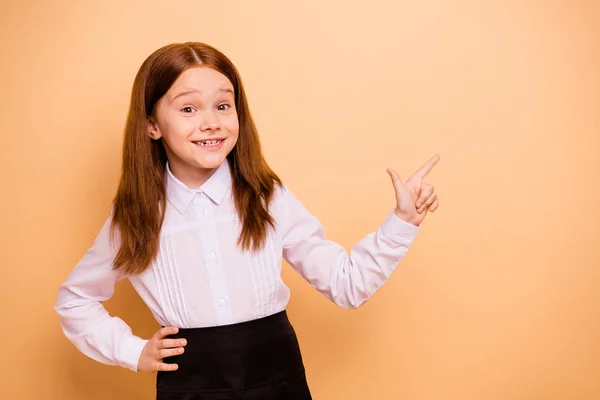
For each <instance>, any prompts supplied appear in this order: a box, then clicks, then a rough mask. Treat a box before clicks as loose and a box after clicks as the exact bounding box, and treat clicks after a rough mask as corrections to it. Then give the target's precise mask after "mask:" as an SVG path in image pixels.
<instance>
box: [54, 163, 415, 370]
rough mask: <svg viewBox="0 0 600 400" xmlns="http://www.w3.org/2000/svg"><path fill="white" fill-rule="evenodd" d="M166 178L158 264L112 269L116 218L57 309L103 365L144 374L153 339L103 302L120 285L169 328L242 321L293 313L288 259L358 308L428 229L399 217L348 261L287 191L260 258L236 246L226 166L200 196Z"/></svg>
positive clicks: (339, 300) (71, 333)
mask: <svg viewBox="0 0 600 400" xmlns="http://www.w3.org/2000/svg"><path fill="white" fill-rule="evenodd" d="M165 179H166V191H167V207H166V215H165V220H164V223H163V227H162V230H161V234H160V247H159V252H158V256H157V257H156V260H155V261H154V262H153V263H152V265H151V266H150V267H149V268H148V269H147V270H146V271H144V272H143V273H142V274H139V275H134V276H124V275H123V274H121V273H119V272H117V271H115V270H113V264H112V263H113V260H114V257H115V255H116V252H117V249H118V247H117V245H118V243H115V244H114V245H110V244H109V228H110V222H111V217H110V216H109V217H108V219H107V220H106V222H105V224H104V226H103V227H102V229H101V230H100V233H99V234H98V236H97V237H96V239H95V241H94V243H93V246H92V247H91V248H89V249H88V250H87V252H86V253H85V255H84V256H83V258H82V259H81V260H80V261H79V262H78V263H77V265H76V266H75V267H74V269H73V270H72V272H71V273H70V274H69V276H68V277H67V280H66V281H65V282H64V283H63V284H62V285H61V286H60V288H59V292H58V299H57V302H56V306H55V310H56V312H57V313H58V315H59V316H60V321H61V325H62V328H63V331H64V333H65V335H66V336H67V337H68V339H69V340H71V341H72V342H73V344H74V345H75V346H76V347H77V348H78V349H79V350H80V351H81V352H83V353H84V354H86V355H87V356H89V357H91V358H93V359H94V360H96V361H99V362H102V363H104V364H109V365H120V366H122V367H126V368H129V369H131V370H132V371H137V363H138V360H139V357H140V355H141V352H142V349H143V347H144V345H145V344H146V342H147V340H144V339H142V338H140V337H138V336H135V335H133V333H132V331H131V328H130V327H129V326H128V325H127V324H126V323H125V322H124V321H123V320H121V319H120V318H118V317H115V316H111V315H109V314H108V312H107V311H106V309H105V308H104V307H103V305H102V302H103V301H105V300H107V299H109V298H110V297H111V296H112V295H113V292H114V286H115V284H116V283H117V282H118V281H120V280H121V279H124V278H128V279H129V280H130V281H131V283H132V285H133V287H134V288H135V290H136V291H137V293H138V294H139V295H140V297H141V298H142V300H143V301H144V302H145V303H146V305H147V306H148V307H149V309H150V311H151V312H152V314H153V315H154V317H155V318H156V320H157V322H158V323H159V324H161V325H163V326H177V327H180V328H196V327H208V326H215V325H226V324H234V323H239V322H244V321H248V320H252V319H257V318H262V317H265V316H268V315H272V314H275V313H277V312H279V311H282V310H284V309H285V308H286V306H287V304H288V301H289V299H290V290H289V288H288V287H287V286H286V285H285V283H284V282H283V281H282V280H281V264H282V260H283V259H285V260H286V261H287V262H288V263H289V264H290V265H291V267H292V268H294V269H295V270H296V271H297V272H298V273H299V274H300V275H301V276H302V277H304V278H305V279H306V280H307V281H308V282H309V283H310V284H311V285H312V287H314V288H315V289H316V290H318V291H319V292H321V293H323V294H324V295H325V296H326V297H327V298H329V299H330V300H331V301H333V302H334V303H335V304H337V305H339V306H341V307H348V308H350V307H358V306H360V305H361V304H362V303H364V302H365V301H366V300H367V299H369V297H371V296H372V295H373V294H374V293H375V292H376V291H377V290H378V289H379V288H380V287H381V286H382V285H383V283H384V282H385V281H386V280H387V279H388V278H389V276H390V275H391V273H392V272H393V271H394V269H395V268H396V266H397V265H398V264H399V263H400V261H401V260H402V258H403V257H404V255H405V254H406V252H407V251H408V249H409V247H410V245H411V244H412V242H413V240H414V238H415V236H416V234H417V232H418V230H419V228H418V227H416V226H414V225H412V224H410V223H407V222H404V221H402V220H401V219H399V218H398V217H397V216H396V215H395V214H394V213H393V212H391V213H390V214H389V215H388V217H387V218H386V219H385V221H384V222H383V224H382V225H381V226H380V227H379V229H377V231H376V232H372V233H369V234H368V235H366V236H365V237H364V238H363V239H362V240H361V241H360V242H358V243H357V244H355V245H354V246H353V247H352V249H351V250H350V254H348V252H347V251H346V249H345V248H344V247H342V246H341V245H339V244H337V243H335V242H332V241H329V240H327V239H326V237H325V233H324V231H323V228H322V226H321V224H320V223H319V221H318V220H317V219H316V218H315V217H314V216H313V215H311V214H310V213H309V212H308V211H307V210H306V209H305V208H304V206H303V205H302V204H301V203H300V201H298V199H297V198H296V197H295V196H294V195H293V194H292V193H291V192H290V190H289V189H288V188H287V186H284V187H282V188H278V189H277V190H276V194H275V197H274V199H273V202H272V203H271V206H270V209H269V211H270V212H271V215H273V217H274V219H275V222H276V229H274V230H270V233H269V235H268V237H267V242H266V246H265V247H264V248H263V249H262V250H260V251H259V252H257V253H254V254H253V253H251V252H245V251H241V250H240V249H239V248H238V247H237V245H236V241H237V238H238V235H239V232H240V229H241V223H240V221H239V220H238V218H237V214H236V211H235V206H234V202H233V196H232V193H231V190H230V188H231V175H230V171H229V166H228V163H227V161H225V162H224V163H223V164H222V165H221V166H220V167H219V168H218V169H217V171H215V173H214V174H213V175H212V176H211V177H210V178H209V179H208V180H207V181H206V182H205V183H204V184H203V185H202V186H201V187H200V188H198V189H196V190H192V189H189V188H188V187H187V186H185V185H184V184H183V183H181V182H180V181H179V180H177V178H175V176H173V174H172V173H171V171H170V169H169V168H168V165H167V172H166V174H165Z"/></svg>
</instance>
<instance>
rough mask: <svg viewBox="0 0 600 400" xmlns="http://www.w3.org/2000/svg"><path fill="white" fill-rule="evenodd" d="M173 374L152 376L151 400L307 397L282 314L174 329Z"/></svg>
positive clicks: (303, 399)
mask: <svg viewBox="0 0 600 400" xmlns="http://www.w3.org/2000/svg"><path fill="white" fill-rule="evenodd" d="M169 337H170V338H185V339H187V346H185V351H184V353H183V354H181V355H177V356H173V357H167V358H165V359H164V362H165V363H176V364H177V365H178V367H179V368H178V369H177V370H176V371H159V372H158V373H157V375H156V399H157V400H225V399H228V400H231V399H240V400H250V399H252V400H259V399H260V400H284V399H285V400H308V399H312V397H311V395H310V391H309V389H308V385H307V382H306V376H305V372H304V365H303V363H302V356H301V354H300V348H299V346H298V339H297V338H296V333H295V332H294V328H293V327H292V325H291V324H290V321H289V320H288V317H287V314H286V312H285V311H282V312H279V313H277V314H274V315H271V316H268V317H265V318H261V319H257V320H253V321H248V322H242V323H239V324H233V325H225V326H215V327H209V328H193V329H179V332H178V333H177V334H175V335H170V336H169Z"/></svg>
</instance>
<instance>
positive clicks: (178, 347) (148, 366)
mask: <svg viewBox="0 0 600 400" xmlns="http://www.w3.org/2000/svg"><path fill="white" fill-rule="evenodd" d="M178 331H179V328H177V327H175V326H167V327H164V328H161V329H159V330H158V332H156V333H155V334H154V336H152V338H151V339H150V340H149V341H148V342H147V343H146V345H145V346H144V348H143V349H142V354H141V355H140V359H139V361H138V365H137V369H138V371H139V372H157V371H175V370H177V368H178V366H177V364H167V363H164V362H162V360H163V358H165V357H171V356H176V355H179V354H182V353H183V346H185V345H186V344H187V340H185V339H182V338H179V339H165V337H166V336H169V335H173V334H175V333H177V332H178Z"/></svg>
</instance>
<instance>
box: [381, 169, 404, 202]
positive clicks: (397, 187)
mask: <svg viewBox="0 0 600 400" xmlns="http://www.w3.org/2000/svg"><path fill="white" fill-rule="evenodd" d="M386 171H387V173H388V175H389V176H390V178H391V179H392V184H393V185H394V191H395V192H396V197H397V198H400V194H401V193H402V192H404V191H406V187H405V186H404V184H403V183H402V180H401V179H400V176H399V175H398V173H397V172H396V171H394V170H393V169H391V168H388V169H386Z"/></svg>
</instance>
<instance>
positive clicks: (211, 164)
mask: <svg viewBox="0 0 600 400" xmlns="http://www.w3.org/2000/svg"><path fill="white" fill-rule="evenodd" d="M223 161H225V157H214V158H213V157H211V158H210V159H204V160H199V161H198V162H197V165H198V166H199V167H200V168H206V169H217V168H219V166H220V165H221V164H223Z"/></svg>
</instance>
